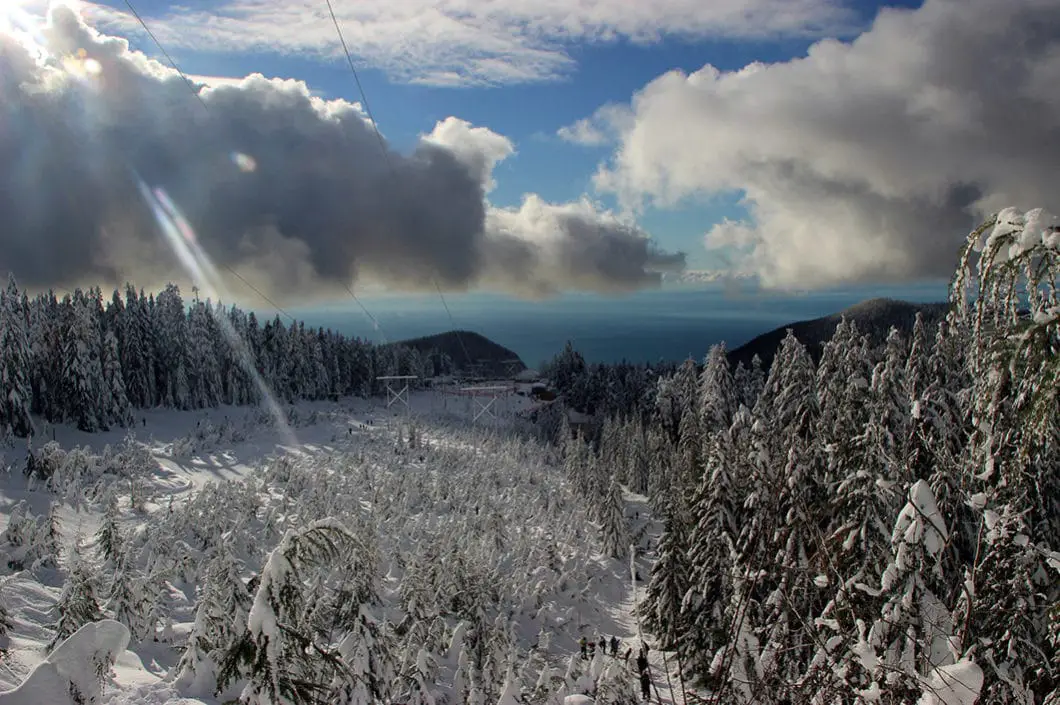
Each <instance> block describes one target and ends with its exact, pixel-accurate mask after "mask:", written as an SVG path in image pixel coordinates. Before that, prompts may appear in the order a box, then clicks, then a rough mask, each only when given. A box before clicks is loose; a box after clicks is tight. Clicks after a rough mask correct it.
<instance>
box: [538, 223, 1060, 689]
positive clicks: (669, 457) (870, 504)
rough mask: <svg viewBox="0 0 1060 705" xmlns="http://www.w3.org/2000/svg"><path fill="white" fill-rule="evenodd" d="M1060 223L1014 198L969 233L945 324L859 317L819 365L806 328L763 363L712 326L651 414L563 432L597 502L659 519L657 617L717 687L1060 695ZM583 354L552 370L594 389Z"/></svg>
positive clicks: (653, 613)
mask: <svg viewBox="0 0 1060 705" xmlns="http://www.w3.org/2000/svg"><path fill="white" fill-rule="evenodd" d="M1048 222H1050V221H1049V220H1048V219H1046V218H1044V217H1043V216H1042V214H1041V213H1040V212H1037V211H1035V212H1031V213H1028V214H1026V216H1024V215H1021V214H1018V213H1016V212H1014V211H1011V210H1009V211H1005V212H1003V213H1001V214H1000V215H999V216H998V217H997V218H996V219H993V220H991V221H990V222H989V223H987V224H986V225H984V226H983V227H982V228H980V229H979V230H977V231H976V232H975V233H973V234H972V236H971V237H970V239H969V246H968V248H967V250H966V252H965V256H964V259H963V262H962V265H961V269H960V270H959V271H958V273H957V277H956V279H955V281H954V286H953V291H954V293H953V300H952V301H951V307H952V308H951V311H950V315H949V317H948V318H947V319H946V320H944V321H943V322H941V323H940V325H939V326H938V327H937V330H936V332H935V334H934V335H933V336H932V335H928V333H927V328H926V326H925V324H924V320H923V317H918V318H917V319H916V322H915V325H914V326H913V329H912V332H911V335H910V336H908V337H906V336H902V335H901V334H900V333H899V332H898V331H897V330H892V332H891V334H890V335H889V336H888V337H887V339H886V342H885V343H884V344H883V345H882V346H876V345H873V344H871V342H870V338H869V337H868V336H867V335H865V333H864V332H863V331H860V330H859V329H858V328H857V326H856V324H854V323H853V322H852V321H850V320H846V319H844V320H843V321H841V322H840V324H839V325H838V326H837V328H836V330H835V334H834V336H832V339H831V340H830V341H829V342H828V343H827V344H826V345H825V347H824V350H823V354H822V356H821V359H820V362H819V363H818V364H815V363H814V361H813V359H812V358H811V356H810V355H809V354H808V352H807V350H806V347H805V346H804V345H803V344H802V343H801V342H800V341H799V340H798V339H797V338H796V337H795V336H794V335H793V334H791V333H790V332H789V333H788V335H787V337H786V338H785V339H784V341H783V343H782V345H781V347H780V351H779V353H778V355H777V358H776V360H775V362H774V363H773V365H772V367H771V369H770V370H769V373H768V376H766V375H764V374H762V372H761V366H755V367H754V369H753V370H747V369H746V368H744V367H743V366H742V365H741V366H739V367H738V368H737V370H736V371H735V373H734V371H733V370H732V369H731V368H730V365H729V361H728V358H727V355H726V350H725V347H724V346H723V345H718V346H715V347H714V348H713V349H712V350H711V351H710V353H709V355H708V356H707V359H706V361H705V363H704V365H703V368H702V371H701V372H700V371H698V368H697V366H696V365H695V363H694V362H693V361H691V360H690V361H688V362H686V363H685V364H684V365H683V366H682V367H681V368H680V369H679V370H678V371H677V372H676V373H675V374H674V375H672V376H671V377H668V378H664V379H661V380H659V383H658V385H657V387H656V393H655V397H654V406H653V408H651V409H650V410H646V409H645V408H644V407H643V406H634V407H626V408H625V409H623V408H622V407H621V406H613V407H612V412H615V411H616V410H617V411H619V412H620V413H613V415H612V416H610V417H609V418H607V419H606V420H605V422H604V423H603V424H602V426H598V427H597V428H595V429H593V430H592V431H591V432H590V433H589V434H588V435H589V437H587V438H577V439H569V436H568V437H567V438H566V439H565V440H564V441H563V442H564V443H565V444H566V464H567V470H568V473H569V476H570V477H571V478H572V482H573V483H574V485H575V487H576V488H579V490H580V491H581V492H582V493H583V495H585V496H587V497H590V498H595V500H594V501H595V502H597V503H598V504H596V505H595V506H597V507H598V509H597V510H595V514H594V516H595V518H596V519H597V520H598V521H600V522H603V523H604V524H605V525H607V524H608V523H610V522H612V521H614V519H613V517H612V514H611V513H610V510H609V509H607V507H608V506H610V501H606V498H608V497H610V496H612V495H613V493H614V492H615V486H616V484H626V485H628V486H629V487H630V488H631V489H632V490H633V491H635V492H642V493H646V494H647V495H648V496H649V499H650V502H651V504H652V506H653V507H654V508H655V510H656V511H658V512H660V513H662V514H663V515H664V516H665V521H666V533H665V535H664V536H663V537H662V539H661V542H660V546H659V551H660V556H659V559H658V561H657V562H656V564H655V566H654V569H653V571H652V576H651V583H650V588H649V597H648V599H647V601H646V602H644V603H643V604H642V605H641V614H642V616H643V618H644V620H645V624H646V625H647V626H648V627H649V628H650V629H651V630H652V631H654V632H655V634H656V635H657V636H658V637H659V638H660V640H661V641H662V643H663V644H664V645H665V646H666V647H667V648H671V649H674V650H675V651H676V652H677V654H678V660H679V662H680V666H681V670H682V672H683V674H684V676H685V677H686V678H688V679H689V681H690V682H692V683H695V684H698V685H700V686H702V687H704V688H705V689H706V690H707V691H708V692H710V693H711V695H710V696H709V697H708V698H707V700H708V702H712V703H732V702H737V703H748V704H750V703H759V704H761V703H777V704H778V705H779V704H780V703H854V702H857V703H875V702H883V703H912V702H914V701H915V702H919V703H921V704H922V705H931V704H933V703H944V704H946V705H953V704H955V703H956V704H968V705H971V703H973V702H979V703H984V704H985V703H1027V704H1030V703H1043V702H1044V703H1056V702H1058V698H1060V602H1058V598H1060V580H1058V579H1057V577H1058V573H1060V553H1058V552H1057V551H1056V549H1057V547H1060V445H1058V442H1060V407H1058V395H1060V385H1058V382H1060V360H1058V358H1057V353H1058V352H1060V336H1058V325H1057V323H1058V314H1060V299H1058V292H1057V288H1056V285H1057V283H1058V275H1060V230H1058V229H1056V228H1051V227H1043V226H1042V224H1043V223H1048ZM572 359H573V358H572V357H571V356H570V355H569V354H567V355H565V356H561V358H558V359H557V360H556V361H555V362H554V364H553V366H552V368H551V369H552V370H553V373H554V374H556V375H557V377H558V378H559V379H561V380H563V384H564V385H565V386H566V388H567V389H571V390H578V389H581V388H583V387H585V386H586V385H588V384H591V383H590V381H589V380H590V377H589V375H588V373H587V372H586V371H585V369H584V367H579V366H578V364H577V360H573V362H572ZM557 370H558V371H559V372H558V373H557V372H556V371H557ZM596 378H597V379H605V378H606V375H605V374H598V375H596ZM646 411H647V412H648V413H645V412H646ZM631 412H632V413H631ZM601 500H605V501H601ZM591 504H592V503H591ZM612 548H613V549H616V550H617V548H618V546H614V547H612ZM977 695H978V700H977V697H976V696H977ZM921 697H922V698H923V699H919V698H921Z"/></svg>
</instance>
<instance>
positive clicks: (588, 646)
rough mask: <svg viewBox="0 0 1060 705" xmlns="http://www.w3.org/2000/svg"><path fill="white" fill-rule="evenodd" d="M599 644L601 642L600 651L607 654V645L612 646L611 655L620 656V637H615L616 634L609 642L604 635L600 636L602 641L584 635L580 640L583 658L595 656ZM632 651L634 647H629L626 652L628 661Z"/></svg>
mask: <svg viewBox="0 0 1060 705" xmlns="http://www.w3.org/2000/svg"><path fill="white" fill-rule="evenodd" d="M598 644H599V647H600V653H602V654H604V655H605V656H606V655H607V647H608V646H610V647H611V655H612V656H616V657H617V656H618V647H619V641H618V637H615V636H613V637H611V641H610V642H608V640H607V639H605V638H604V637H600V641H599V642H595V641H589V640H588V639H586V638H585V637H582V638H581V639H579V640H578V647H579V648H581V650H582V658H584V659H591V658H593V657H594V656H595V655H596V648H597V645H598ZM630 651H633V649H632V647H631V648H630V649H629V651H627V652H626V656H625V658H626V660H627V661H628V660H629V654H630Z"/></svg>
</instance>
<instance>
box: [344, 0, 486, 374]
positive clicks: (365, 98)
mask: <svg viewBox="0 0 1060 705" xmlns="http://www.w3.org/2000/svg"><path fill="white" fill-rule="evenodd" d="M324 2H325V3H327V6H328V14H330V15H331V22H332V24H333V25H335V34H337V35H338V37H339V44H341V45H342V53H343V54H344V55H345V56H346V63H347V65H349V67H350V72H351V73H353V80H354V82H355V83H356V84H357V91H358V93H360V95H361V104H362V105H363V106H364V112H365V115H367V117H368V121H369V122H370V123H371V124H372V131H373V132H374V133H375V138H376V142H378V143H379V149H380V151H381V152H382V153H383V160H384V161H385V162H386V165H387V167H388V168H389V169H390V173H391V175H392V176H393V178H394V181H395V183H396V182H397V181H398V174H397V169H396V168H395V167H394V163H393V162H392V161H391V160H390V151H389V150H387V148H386V143H385V142H384V141H383V134H382V133H381V132H380V131H379V124H378V123H377V122H376V120H375V115H373V114H372V107H371V105H369V103H368V94H367V93H366V92H365V90H364V85H363V84H362V83H361V77H360V75H359V74H358V73H357V66H356V65H355V64H354V62H353V56H352V55H351V54H350V48H349V46H348V45H347V44H346V37H345V36H344V35H343V34H342V27H340V26H339V18H338V17H337V16H336V15H335V8H334V6H333V5H332V4H331V0H324ZM431 281H432V282H433V283H434V288H435V289H436V290H437V292H438V298H439V299H441V301H442V307H443V308H444V309H445V314H446V315H447V316H448V317H449V325H451V326H452V327H453V332H454V333H455V334H456V340H457V342H458V343H459V344H460V348H461V350H463V352H464V359H465V360H467V364H468V365H470V364H471V355H470V354H469V353H468V351H467V346H466V345H464V337H463V336H462V335H461V334H460V331H459V330H458V329H457V327H456V321H454V320H453V312H452V311H451V310H449V304H448V303H447V302H446V300H445V295H444V294H443V293H442V287H441V286H439V285H438V279H437V278H436V277H435V276H434V275H431Z"/></svg>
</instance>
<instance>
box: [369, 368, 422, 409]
mask: <svg viewBox="0 0 1060 705" xmlns="http://www.w3.org/2000/svg"><path fill="white" fill-rule="evenodd" d="M417 379H419V376H417V375H386V376H383V377H376V380H377V381H379V382H384V383H385V384H386V408H387V409H389V408H390V407H391V406H393V405H394V404H396V403H398V402H401V403H402V404H404V405H405V411H406V412H408V410H409V385H410V384H412V381H413V380H417ZM399 385H400V388H398V387H399ZM395 388H397V389H396V390H395Z"/></svg>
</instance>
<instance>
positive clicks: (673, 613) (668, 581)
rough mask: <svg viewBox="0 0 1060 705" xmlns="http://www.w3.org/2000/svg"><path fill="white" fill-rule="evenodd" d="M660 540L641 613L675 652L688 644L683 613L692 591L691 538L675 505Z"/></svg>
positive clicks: (662, 644) (649, 626)
mask: <svg viewBox="0 0 1060 705" xmlns="http://www.w3.org/2000/svg"><path fill="white" fill-rule="evenodd" d="M668 509H669V511H668V512H667V513H666V525H665V529H664V531H663V534H662V536H661V537H660V538H659V547H658V556H659V557H658V558H657V559H656V561H655V563H654V565H652V569H651V580H650V581H649V583H648V590H647V594H646V595H645V598H644V602H643V603H642V604H641V606H640V608H639V610H640V611H641V613H642V614H643V623H644V627H645V628H646V629H647V630H648V631H650V632H652V633H653V634H655V636H657V637H658V638H659V640H660V643H661V646H662V648H664V649H675V648H677V647H678V646H681V644H682V642H683V641H685V637H686V634H687V631H688V626H687V624H686V620H687V615H686V614H685V613H684V612H683V611H682V606H683V603H684V599H685V595H686V594H687V593H688V590H689V588H690V587H691V575H690V566H689V564H688V563H689V561H688V536H687V530H686V527H685V525H684V524H685V520H684V517H681V516H679V515H678V513H677V510H676V507H675V506H673V504H672V503H671V505H670V506H669V507H668Z"/></svg>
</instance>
